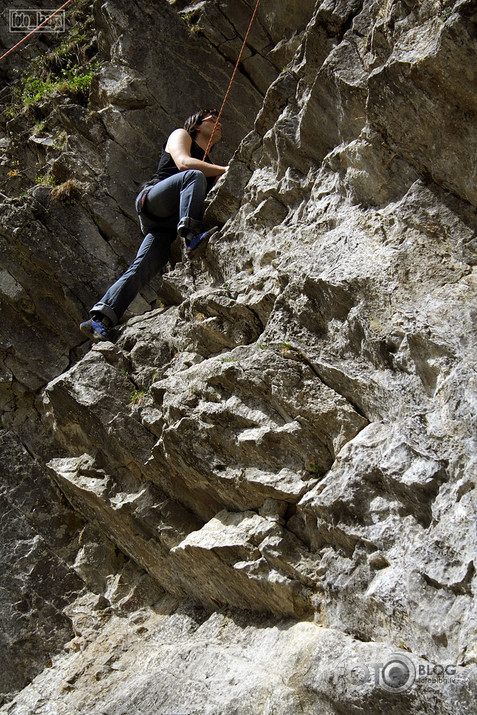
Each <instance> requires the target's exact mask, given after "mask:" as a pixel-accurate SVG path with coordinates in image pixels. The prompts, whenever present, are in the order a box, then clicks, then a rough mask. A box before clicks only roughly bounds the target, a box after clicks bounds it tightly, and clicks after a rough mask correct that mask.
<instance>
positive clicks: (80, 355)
mask: <svg viewBox="0 0 477 715" xmlns="http://www.w3.org/2000/svg"><path fill="white" fill-rule="evenodd" d="M295 5H296V4H294V3H292V2H283V3H280V5H279V6H278V4H275V5H273V7H272V6H271V4H270V3H266V2H264V3H262V5H261V9H260V11H259V14H258V17H257V25H256V26H255V27H254V31H253V33H252V34H251V39H250V43H249V47H248V50H247V54H246V55H245V60H244V66H243V70H242V71H241V73H240V80H239V82H240V85H239V87H237V89H236V95H235V99H231V102H232V103H231V105H230V109H229V110H228V111H229V112H230V115H231V123H230V134H229V138H228V144H227V146H226V148H225V150H224V151H230V152H231V149H232V145H233V142H232V138H233V139H236V140H237V143H238V142H239V140H241V141H240V144H239V145H238V148H237V149H236V151H235V153H234V154H233V156H232V158H231V159H230V169H229V171H228V172H227V174H226V175H225V176H224V177H223V178H222V179H221V180H220V181H219V182H218V184H217V186H216V187H215V188H214V189H213V192H212V194H211V196H210V199H209V201H208V207H207V212H206V222H208V223H209V224H210V225H217V226H218V229H217V231H216V232H215V233H214V234H213V236H212V237H211V239H210V241H209V245H208V248H207V252H206V253H205V255H204V256H203V257H202V258H200V259H198V260H197V261H194V262H188V261H186V260H185V258H184V257H183V254H182V250H181V247H180V246H179V245H175V246H174V257H173V259H172V261H171V264H170V265H169V266H168V268H167V270H166V271H165V273H164V275H163V276H162V279H157V281H156V283H154V284H153V285H152V286H151V287H149V289H148V291H145V292H144V294H143V295H142V296H141V297H140V298H139V299H138V302H137V303H136V304H135V307H133V310H132V311H131V313H135V317H131V313H130V314H129V316H127V321H126V322H125V323H124V324H122V325H121V326H120V327H119V328H118V329H117V330H116V332H115V335H114V342H105V343H102V344H100V345H96V346H93V347H90V346H89V345H88V344H84V343H82V342H81V339H80V337H79V334H77V333H76V332H75V331H76V329H77V328H76V323H77V322H78V320H79V318H80V312H81V310H83V309H84V308H85V306H86V305H87V304H88V301H89V302H92V301H93V300H94V299H95V298H96V297H97V293H98V292H99V289H100V288H101V287H103V288H104V287H105V285H106V284H107V283H108V280H109V278H110V277H111V276H112V275H113V274H117V272H118V270H120V267H119V258H118V257H119V255H123V256H124V257H125V258H127V257H128V256H129V255H130V254H131V248H132V244H133V243H134V241H133V240H132V231H133V226H134V224H133V218H134V216H133V197H134V189H135V187H134V185H133V184H134V182H135V181H136V182H138V183H139V181H140V179H141V178H142V177H141V175H142V173H143V172H145V170H146V168H147V169H150V168H151V166H150V160H149V159H148V151H149V149H150V148H151V147H154V151H155V153H157V152H156V149H157V145H158V144H159V136H162V135H163V134H164V133H166V131H167V127H168V126H169V124H170V123H173V122H174V121H176V117H178V116H179V114H180V111H181V108H180V106H179V104H180V102H179V100H180V99H181V98H178V97H176V96H175V94H174V93H173V92H172V88H171V86H170V83H169V84H168V83H167V81H166V80H165V79H164V77H163V75H162V74H161V72H163V68H164V67H169V66H170V64H168V63H171V62H172V61H174V63H175V65H177V67H178V68H180V69H178V70H177V71H178V72H179V77H180V78H182V79H184V78H186V77H187V76H188V72H189V73H190V67H191V66H193V67H195V68H196V70H195V71H196V72H197V75H198V76H199V77H202V74H203V72H204V66H205V65H204V63H206V64H207V63H213V64H214V67H216V68H217V72H216V74H215V79H214V82H213V83H212V84H211V86H210V88H209V89H210V92H212V94H214V96H215V95H217V96H219V95H220V90H221V89H222V84H221V79H220V78H221V77H222V75H223V76H224V77H225V76H226V74H227V72H226V70H228V69H229V68H230V64H231V62H232V61H233V58H234V56H235V55H236V51H237V46H239V45H240V37H242V36H243V33H244V32H245V30H246V26H247V21H248V18H249V15H250V12H251V10H252V6H254V3H252V2H246V1H245V0H241V1H240V2H236V3H235V2H228V1H227V0H220V1H219V0H217V1H215V0H214V1H213V0H205V1H204V2H199V3H191V4H189V5H188V4H187V3H186V2H182V1H179V0H174V1H172V2H168V3H167V2H161V3H155V4H154V5H153V6H152V5H149V4H148V5H147V8H146V5H145V4H143V3H141V2H138V3H134V5H133V6H131V7H132V9H131V11H130V14H128V12H126V9H125V6H122V5H121V4H119V9H118V12H116V11H114V12H113V9H112V4H111V3H109V2H105V3H97V4H95V8H94V9H95V18H96V22H97V23H98V30H99V34H98V47H99V53H100V57H101V58H102V60H103V62H102V64H101V67H100V69H99V70H98V73H97V76H96V79H95V80H94V84H93V86H92V90H91V91H92V95H91V100H90V101H91V102H92V105H91V106H92V107H93V109H92V111H90V113H89V114H88V116H86V114H85V112H82V110H81V108H78V109H77V110H76V109H74V110H73V108H72V105H73V103H71V104H70V106H69V107H68V106H67V107H66V108H65V107H64V106H60V107H59V108H58V110H57V111H58V113H59V116H60V117H61V121H66V119H65V117H68V121H69V122H73V119H72V117H75V119H74V123H73V124H69V125H68V126H69V127H70V129H69V132H70V134H71V140H70V141H73V140H74V142H75V145H76V146H77V147H80V148H79V149H78V151H77V153H76V154H73V156H71V155H68V152H67V151H65V152H62V153H60V155H59V156H57V157H55V158H54V161H53V165H54V166H56V167H57V170H58V171H60V168H61V167H66V166H68V167H70V168H71V170H72V171H73V172H75V171H77V172H78V174H77V175H78V176H79V177H80V178H81V180H82V181H85V182H86V184H87V186H88V187H89V188H88V190H87V191H86V193H85V195H84V196H83V197H81V198H80V199H77V200H76V201H75V202H73V203H72V204H69V205H59V204H58V203H55V202H54V197H53V196H52V195H51V190H50V189H48V188H47V187H37V188H35V189H33V190H31V191H29V192H28V195H27V196H26V197H24V199H23V200H22V199H21V198H20V197H18V196H17V197H16V198H14V197H13V198H9V199H6V200H5V203H4V208H5V216H6V219H7V220H6V223H5V227H4V228H2V236H3V237H4V239H5V241H4V244H2V246H3V245H4V246H5V247H4V248H3V249H2V256H5V257H6V258H5V264H2V266H3V265H5V267H4V268H2V273H0V286H1V290H2V295H3V296H4V297H5V301H6V306H7V312H6V316H7V318H8V316H11V321H12V322H11V323H9V322H8V320H9V319H10V318H8V319H7V320H6V321H4V323H3V324H2V330H4V331H5V334H6V335H7V338H6V339H5V346H4V355H5V359H4V363H3V367H2V369H3V371H4V375H5V379H4V380H3V382H2V385H1V395H2V396H3V397H4V398H5V400H4V404H5V407H4V415H5V417H4V425H5V426H6V427H8V428H9V430H8V431H7V430H3V431H2V438H3V439H4V442H5V445H7V446H8V449H7V448H6V452H5V454H6V459H5V461H4V464H3V465H2V470H3V471H2V476H1V479H2V482H1V487H2V492H0V493H1V495H2V497H3V501H5V504H6V505H8V506H5V515H3V514H2V520H3V522H4V523H5V524H6V531H7V534H8V535H9V536H8V539H7V540H6V542H5V547H4V549H3V550H2V552H1V554H2V564H5V565H6V568H8V569H9V570H11V572H12V576H11V577H9V580H8V581H7V582H6V583H7V586H8V588H5V589H4V591H5V594H7V595H5V598H4V602H5V612H6V610H7V608H8V607H11V606H9V604H12V603H13V604H15V607H16V609H17V611H18V612H19V613H22V614H23V615H22V616H21V617H20V616H19V617H18V619H15V620H14V621H13V622H12V624H11V627H10V629H9V631H8V635H7V640H8V643H9V645H10V646H11V647H12V652H13V653H14V659H17V660H18V662H21V658H22V656H21V643H22V639H24V638H26V635H25V632H26V627H27V626H28V627H29V628H30V629H31V631H32V632H31V634H30V635H29V637H28V650H29V652H33V651H34V649H35V648H36V644H37V643H38V642H39V641H42V643H43V650H42V652H40V653H36V657H35V659H34V662H33V663H31V664H30V667H29V669H26V668H23V669H22V671H21V676H19V677H18V680H15V676H14V672H13V669H12V672H11V673H10V671H9V673H10V674H9V675H8V677H7V676H5V677H4V681H2V688H3V692H4V700H5V704H4V705H3V707H2V708H1V710H2V712H7V713H11V714H12V715H20V714H22V713H27V712H28V713H29V712H34V713H45V714H46V713H53V712H54V713H65V715H66V714H68V715H69V713H72V712H78V713H88V714H89V713H94V714H96V713H97V714H98V715H99V714H100V713H111V714H113V713H114V714H115V715H116V714H117V713H132V712H137V713H153V712H154V713H155V712H158V713H172V712H177V713H179V712H184V713H186V712H187V713H211V714H212V713H240V714H242V713H257V714H258V713H270V714H271V713H277V714H278V713H280V714H281V713H287V714H288V713H289V714H290V715H292V714H293V715H294V714H295V713H310V714H311V713H317V712H319V713H330V714H333V713H343V712H345V711H346V712H366V713H375V714H376V715H378V714H381V713H382V712H384V711H389V712H392V713H409V712H415V713H423V714H424V713H429V712H436V713H446V714H447V713H448V714H452V715H454V714H455V715H461V714H462V713H464V714H467V713H468V714H469V715H470V714H471V713H473V712H474V711H475V702H476V699H477V663H476V657H477V652H476V645H475V643H476V635H477V621H476V609H475V598H476V594H475V589H476V585H477V577H476V573H475V559H476V550H477V538H476V532H475V517H476V509H477V504H476V478H477V474H476V457H475V454H476V417H475V415H476V406H477V397H476V394H477V391H476V340H475V316H476V312H477V300H476V286H477V282H476V275H475V263H476V248H477V239H476V227H477V213H476V211H477V198H476V196H475V151H474V148H475V144H476V141H477V133H476V132H477V130H476V125H475V114H476V111H477V106H476V97H477V93H476V91H475V90H476V89H477V87H476V81H477V80H476V74H475V72H474V71H473V70H472V67H474V66H475V63H476V60H477V40H476V37H477V33H476V28H477V14H476V11H475V4H474V3H472V2H470V1H468V0H428V1H426V2H420V1H419V2H418V1H417V0H406V1H404V0H391V1H390V2H386V3H378V2H374V1H373V0H323V1H321V2H315V3H313V2H303V3H301V4H300V7H299V8H297V7H295ZM128 7H129V6H128ZM139 16H141V17H144V16H147V17H148V18H149V20H151V24H150V27H148V29H147V30H146V35H147V37H146V39H144V45H143V44H142V43H139V42H138V41H136V40H134V37H135V35H134V28H136V27H137V24H138V23H139V19H138V18H139ZM158 18H160V20H161V23H162V24H161V33H162V34H161V38H163V39H164V45H161V43H158V44H157V45H154V46H152V45H150V44H148V43H147V38H148V37H150V36H153V29H151V28H152V20H153V19H154V20H157V19H158ZM191 28H192V29H191ZM186 37H188V38H189V40H190V42H191V43H192V44H190V45H188V47H189V48H192V49H190V54H188V53H189V50H187V52H186V55H185V56H184V57H180V52H179V47H182V46H183V44H184V43H183V40H184V38H186ZM161 77H162V79H161ZM184 81H186V80H185V79H184ZM187 87H189V88H190V92H191V94H192V95H193V97H194V101H196V102H199V99H202V98H203V97H206V93H204V89H203V88H200V89H198V88H197V86H195V88H192V84H187ZM162 89H164V91H161V90H162ZM199 103H200V102H199ZM67 104H68V103H67ZM79 117H80V118H81V121H80V119H79ZM21 122H23V123H24V124H25V122H27V118H26V117H25V116H24V117H23V118H21V119H17V120H16V124H15V126H19V125H21ZM83 122H84V123H83ZM224 125H225V122H224ZM25 126H26V124H25ZM88 132H89V134H88ZM95 132H96V134H94V133H95ZM224 133H225V132H224ZM93 134H94V135H95V136H97V137H98V139H97V140H96V143H95V142H92V141H91V136H93ZM6 136H7V138H8V136H9V135H8V132H7V135H6ZM88 137H89V138H88ZM99 138H100V139H99ZM156 139H157V141H156ZM133 145H134V146H135V147H136V149H135V151H134V152H132V151H131V148H130V147H131V146H133ZM81 147H82V148H81ZM121 157H123V158H121ZM124 157H125V158H124ZM100 160H101V162H102V168H101V169H100V168H99V162H100ZM126 160H127V161H126ZM125 163H127V164H128V166H129V168H128V171H127V172H125V171H124V165H125ZM86 164H87V165H88V171H89V172H90V175H89V174H87V172H86V169H84V166H85V165H86ZM85 172H86V173H85ZM144 178H147V177H144ZM131 179H132V180H131ZM39 205H41V206H42V208H41V209H40V208H39ZM39 212H40V213H39ZM113 214H114V216H115V218H114V220H113V218H112V216H113ZM116 219H117V220H116ZM17 225H18V226H20V228H21V230H18V229H17V228H16V226H17ZM58 225H62V226H63V232H64V233H66V234H68V235H69V236H70V237H71V236H72V235H73V228H74V232H75V236H76V238H75V241H76V242H75V243H74V244H73V243H70V239H68V240H67V242H66V246H65V250H64V251H58V249H57V248H55V243H56V241H57V240H58V237H59V234H58V231H59V229H58V228H57V226H58ZM55 227H56V228H55ZM134 230H136V229H135V228H134ZM46 235H48V236H49V240H50V243H45V241H44V238H45V236H46ZM62 235H63V234H62ZM75 247H76V248H75ZM15 256H16V258H14V257H15ZM93 256H94V260H93ZM98 260H99V261H101V262H103V264H104V265H107V266H108V272H105V271H99V270H96V269H95V266H96V268H97V266H98V263H97V261H98ZM88 261H89V262H90V265H89V264H88V265H87V262H88ZM30 265H31V266H34V268H29V266H30ZM27 275H29V276H30V278H29V279H27V277H26V276H27ZM53 275H54V276H55V278H54V280H53V279H52V278H51V276H53ZM45 276H50V278H49V279H48V280H46V279H45ZM87 283H88V285H87V286H86V284H87ZM155 291H157V298H158V301H157V302H156V303H155V304H154V306H153V309H150V310H147V308H148V307H149V304H150V303H152V296H154V297H155V296H156V292H155ZM53 296H56V297H53ZM47 298H48V300H47ZM60 314H61V316H62V317H61V320H62V323H61V324H62V325H63V324H64V326H65V327H64V329H62V331H61V332H58V330H57V326H58V322H57V321H56V320H55V322H54V325H55V326H56V327H55V328H53V327H51V326H52V325H53V321H51V323H48V322H47V318H46V316H51V315H55V316H56V315H58V316H59V315H60ZM18 320H21V321H22V322H21V325H22V329H21V330H17V331H16V332H15V331H13V329H12V327H11V326H12V325H13V324H14V323H15V321H18ZM17 324H18V323H17ZM43 325H44V326H47V325H49V326H50V328H49V329H50V332H49V333H48V334H46V333H45V328H41V326H43ZM9 326H10V327H9ZM39 326H40V327H39ZM55 330H56V333H55ZM35 331H36V332H35ZM53 333H55V337H51V336H53ZM33 334H35V335H36V340H37V342H32V340H33V338H32V335H33ZM46 335H48V339H45V336H46ZM41 341H44V342H45V346H44V348H43V349H42V348H41V347H40V343H41ZM32 347H33V349H32ZM22 443H23V445H24V446H22ZM25 447H26V449H27V450H28V451H29V452H30V454H28V452H27V451H25ZM20 454H21V455H22V456H21V464H22V465H23V466H22V468H21V469H20V470H19V469H15V468H14V466H13V465H14V464H15V460H17V459H19V457H18V456H16V455H20ZM15 475H16V476H15ZM31 475H33V477H32V476H31ZM32 478H34V481H36V480H38V482H39V483H41V484H45V490H46V491H45V493H46V494H47V496H46V497H43V502H42V503H40V502H39V505H40V506H39V507H38V508H39V511H38V513H36V512H35V510H34V509H33V510H32V509H31V506H30V501H31V498H30V501H28V500H27V499H26V494H30V489H32V487H31V486H30V484H31V480H32ZM46 485H47V486H46ZM33 493H35V492H34V491H33ZM3 501H2V503H3ZM48 502H49V503H51V507H50V509H48V508H47V503H48ZM42 504H43V505H42ZM20 507H21V508H20ZM22 509H23V511H22ZM15 510H16V511H15ZM19 512H21V513H23V514H25V515H26V516H25V521H22V523H21V525H19V523H18V520H17V518H16V517H15V514H16V513H19ZM62 524H64V528H63V529H62V528H61V525H62ZM10 535H11V536H10ZM15 540H16V545H15V546H14V545H13V542H14V541H15ZM13 564H15V568H14V567H13ZM39 564H41V565H42V567H41V569H40V566H39ZM35 568H36V569H39V570H40V572H41V574H42V578H41V579H40V580H39V582H38V585H37V588H36V591H37V593H36V595H37V601H36V603H37V604H38V605H36V606H35V605H32V603H31V592H32V589H33V586H32V583H31V574H32V573H36V571H35ZM32 569H33V571H32ZM53 572H55V573H57V574H58V578H57V579H56V580H55V579H53V578H52V575H51V574H52V573H53ZM20 592H21V596H22V600H20V596H19V595H18V594H19V593H20ZM29 594H30V601H28V598H27V596H28V595H29ZM2 602H3V601H2ZM25 603H29V606H28V608H26V606H24V605H22V604H25ZM49 609H50V610H49ZM52 609H53V610H52ZM50 612H51V613H50ZM51 614H53V615H51ZM50 618H52V619H53V620H52V621H50V620H49V619H50ZM25 619H26V620H25ZM45 622H53V623H54V626H52V628H51V631H52V632H51V633H50V634H49V639H48V640H47V641H46V642H44V633H45V628H46V626H45ZM15 662H16V660H15ZM48 666H49V667H48ZM15 691H19V692H18V693H17V695H16V696H15Z"/></svg>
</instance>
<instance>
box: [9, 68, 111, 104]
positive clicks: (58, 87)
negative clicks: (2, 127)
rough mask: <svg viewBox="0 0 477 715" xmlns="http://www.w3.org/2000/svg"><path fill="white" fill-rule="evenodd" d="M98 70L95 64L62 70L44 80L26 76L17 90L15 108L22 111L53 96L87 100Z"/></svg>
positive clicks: (40, 77)
mask: <svg viewBox="0 0 477 715" xmlns="http://www.w3.org/2000/svg"><path fill="white" fill-rule="evenodd" d="M97 69H98V64H97V63H96V62H94V63H89V64H87V65H84V66H79V65H77V66H72V67H68V68H67V69H62V70H60V73H59V75H57V76H55V75H48V76H46V77H45V78H43V77H42V76H39V77H38V76H37V77H35V76H31V75H24V76H23V78H22V80H21V81H20V82H19V84H18V85H17V87H16V88H15V95H16V102H15V106H16V107H17V108H18V109H21V108H22V107H27V106H28V105H29V104H33V103H35V102H39V101H41V100H42V99H44V98H45V97H49V96H51V95H53V94H68V95H69V96H73V97H74V98H75V99H77V100H78V101H82V100H85V99H86V98H87V96H88V94H89V88H90V85H91V80H92V79H93V75H94V73H95V72H96V71H97ZM11 109H12V108H11Z"/></svg>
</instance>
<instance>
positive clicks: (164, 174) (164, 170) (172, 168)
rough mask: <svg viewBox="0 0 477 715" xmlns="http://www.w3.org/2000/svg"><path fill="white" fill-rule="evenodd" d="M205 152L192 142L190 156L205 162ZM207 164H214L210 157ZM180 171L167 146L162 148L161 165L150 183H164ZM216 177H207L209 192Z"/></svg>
mask: <svg viewBox="0 0 477 715" xmlns="http://www.w3.org/2000/svg"><path fill="white" fill-rule="evenodd" d="M204 154H205V151H204V150H203V149H201V148H200V146H199V145H198V144H197V143H196V142H195V141H194V140H192V144H191V148H190V155H191V156H192V157H193V158H194V159H199V160H200V161H202V160H203V158H204ZM206 162H208V163H209V164H211V163H212V162H211V161H210V159H209V157H207V158H206ZM178 173H179V169H178V168H177V166H176V164H175V162H174V159H173V158H172V156H171V155H170V154H169V152H167V151H166V145H165V144H164V146H163V147H162V154H161V158H160V159H159V164H158V167H157V171H156V173H155V174H154V176H153V177H152V180H151V182H148V183H154V184H155V183H157V182H158V181H162V180H163V179H167V178H168V177H169V176H174V174H178ZM215 179H216V177H215V176H208V177H207V191H209V190H210V189H211V188H212V186H213V185H214V183H215Z"/></svg>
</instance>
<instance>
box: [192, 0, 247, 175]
mask: <svg viewBox="0 0 477 715" xmlns="http://www.w3.org/2000/svg"><path fill="white" fill-rule="evenodd" d="M259 5H260V0H257V4H256V5H255V10H254V11H253V14H252V19H251V20H250V24H249V26H248V30H247V33H246V35H245V38H244V41H243V43H242V49H241V50H240V53H239V56H238V59H237V62H236V64H235V69H234V71H233V72H232V77H231V78H230V82H229V86H228V88H227V91H226V93H225V97H224V101H223V102H222V106H221V107H220V111H219V113H218V115H217V119H216V121H215V124H214V128H213V130H212V134H211V135H210V138H209V143H208V144H207V149H206V150H205V154H204V159H203V161H205V159H206V157H207V155H208V153H209V151H210V147H211V146H212V140H213V138H214V134H215V132H216V130H217V127H218V125H219V122H220V117H221V116H222V112H223V109H224V107H225V103H226V101H227V99H228V96H229V94H230V90H231V88H232V83H233V81H234V79H235V75H236V74H237V70H238V67H239V64H240V60H241V59H242V55H243V51H244V49H245V45H246V44H247V40H248V36H249V35H250V31H251V29H252V25H253V21H254V20H255V15H256V14H257V10H258V6H259Z"/></svg>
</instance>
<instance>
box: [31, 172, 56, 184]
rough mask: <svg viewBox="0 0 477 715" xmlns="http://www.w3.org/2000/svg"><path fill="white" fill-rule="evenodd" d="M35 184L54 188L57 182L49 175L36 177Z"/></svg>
mask: <svg viewBox="0 0 477 715" xmlns="http://www.w3.org/2000/svg"><path fill="white" fill-rule="evenodd" d="M36 183H37V184H41V185H44V186H56V185H57V182H56V179H55V177H54V176H52V175H51V174H44V175H43V176H37V177H36Z"/></svg>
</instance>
